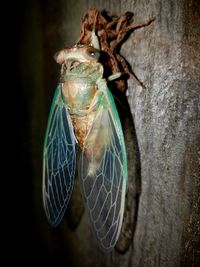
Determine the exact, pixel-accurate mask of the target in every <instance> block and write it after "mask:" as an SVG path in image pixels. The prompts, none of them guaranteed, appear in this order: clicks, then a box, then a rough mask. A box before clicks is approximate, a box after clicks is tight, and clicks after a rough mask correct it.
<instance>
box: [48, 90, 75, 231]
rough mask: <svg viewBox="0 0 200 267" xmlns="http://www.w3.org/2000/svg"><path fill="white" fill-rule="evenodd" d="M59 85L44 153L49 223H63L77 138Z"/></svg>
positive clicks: (70, 188) (71, 179)
mask: <svg viewBox="0 0 200 267" xmlns="http://www.w3.org/2000/svg"><path fill="white" fill-rule="evenodd" d="M75 140H76V139H75V137H74V132H73V128H72V124H71V119H70V116H69V114H68V111H67V106H66V104H65V103H64V102H63V99H62V96H61V86H60V85H59V86H58V88H57V90H56V92H55V96H54V100H53V103H52V107H51V111H50V114H49V120H48V126H47V131H46V136H45V142H44V155H43V202H44V208H45V212H46V215H47V218H48V220H49V222H50V223H51V224H52V225H53V226H56V225H58V224H59V223H60V221H61V219H62V217H63V215H64V213H65V210H66V207H67V205H68V202H69V199H70V196H71V193H72V189H73V182H74V173H75V165H76V153H75V152H76V151H75V150H76V148H75V146H76V141H75Z"/></svg>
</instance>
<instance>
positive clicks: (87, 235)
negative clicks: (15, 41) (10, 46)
mask: <svg viewBox="0 0 200 267" xmlns="http://www.w3.org/2000/svg"><path fill="white" fill-rule="evenodd" d="M33 2H34V1H33ZM93 6H95V7H96V8H97V9H102V8H104V9H106V10H108V11H110V12H112V13H116V14H117V15H121V14H123V13H125V12H126V11H131V12H134V21H137V20H143V19H148V18H150V17H152V16H155V17H156V21H155V22H154V23H152V24H151V25H150V26H148V27H145V28H141V29H139V30H137V31H135V32H134V33H133V34H132V35H130V37H129V39H128V40H127V41H126V43H125V44H124V45H123V47H122V49H121V54H122V55H123V56H124V57H125V58H126V59H127V60H128V62H129V63H130V65H131V66H132V68H133V71H134V72H135V74H136V75H137V76H138V77H139V79H141V80H142V81H143V82H144V84H145V86H146V89H143V88H141V87H140V86H138V85H137V84H135V83H134V82H133V81H131V80H129V82H128V96H127V99H128V102H129V105H130V109H131V113H132V121H133V123H134V125H133V123H132V122H131V119H130V117H129V118H128V119H127V121H126V122H125V123H124V128H125V131H126V134H125V136H126V143H127V153H128V160H129V163H128V164H129V190H128V193H127V199H126V211H125V218H124V223H123V229H122V233H121V235H120V239H119V242H118V244H117V246H116V249H115V250H114V251H113V252H112V253H109V254H104V253H103V252H101V251H100V250H99V249H98V247H97V246H96V244H95V241H94V238H93V236H92V233H91V232H90V228H89V223H88V221H87V216H86V214H85V213H84V212H83V206H82V201H81V198H80V197H78V199H76V197H77V196H79V195H80V192H79V191H78V190H79V189H78V185H77V186H76V187H75V189H76V190H77V192H78V193H76V192H75V193H74V195H75V196H76V197H74V200H73V201H72V204H71V206H70V208H69V210H68V211H67V215H66V218H65V219H64V220H63V222H62V223H61V225H60V226H59V227H58V229H56V230H53V231H52V230H51V229H50V227H49V226H48V223H47V221H46V219H45V218H44V215H43V208H42V201H41V197H40V196H39V194H40V193H41V189H40V185H41V176H42V174H41V173H42V172H41V165H38V162H39V161H40V160H41V156H40V153H41V146H42V140H43V132H44V128H45V126H46V119H47V114H48V109H49V106H50V103H51V97H52V95H53V89H54V88H55V87H56V82H57V81H58V77H59V66H56V63H54V62H53V60H52V61H51V58H52V55H53V53H54V52H56V51H57V50H59V49H61V48H63V47H64V46H66V45H67V46H71V45H73V44H74V43H75V42H76V40H77V39H78V36H79V32H80V25H81V18H82V17H83V15H84V14H85V13H86V11H87V10H88V8H89V7H93ZM30 13H31V14H32V18H33V19H34V20H36V22H35V23H36V25H32V32H31V34H32V35H33V34H34V33H35V34H37V36H36V40H35V41H34V42H35V44H37V45H38V47H37V51H34V54H35V55H37V59H38V60H39V62H40V63H41V64H40V71H39V70H38V68H37V66H35V67H33V66H32V67H30V69H29V70H26V71H25V70H23V73H25V74H26V72H29V74H30V75H31V74H33V73H34V71H35V70H36V69H37V71H38V72H37V73H38V74H37V75H39V76H38V77H39V81H38V82H37V83H36V84H34V85H32V89H31V90H32V92H31V93H30V94H31V96H32V101H31V102H30V106H31V108H32V113H31V118H32V124H31V138H32V140H33V142H32V153H33V158H34V160H33V161H32V168H33V172H34V175H35V180H34V192H35V193H34V203H35V204H36V205H35V218H36V223H35V225H36V229H37V232H38V235H39V238H40V242H41V244H42V246H43V247H45V251H46V252H45V253H46V254H45V255H46V257H47V258H48V257H50V259H52V260H55V262H57V263H58V262H59V261H60V262H61V261H62V260H63V261H65V262H66V265H67V263H68V265H69V266H83V267H86V266H98V267H100V266H116V267H117V266H120V267H122V266H123V267H126V266H134V267H139V266H199V265H200V197H199V195H200V93H199V90H200V3H199V1H197V0H196V1H195V0H193V1H192V0H180V1H172V0H169V1H159V0H151V1H147V0H146V1H145V0H141V1H136V0H135V1H131V0H127V1H125V0H121V1H120V0H119V1H114V0H113V1H112V0H108V1H101V0H96V1H95V0H88V1H86V0H85V1H84V0H82V1H62V0H60V1H47V2H46V4H45V5H44V6H42V5H41V4H40V3H39V2H38V3H37V2H36V4H35V5H34V8H33V10H32V11H31V12H30ZM37 18H39V19H42V22H41V23H40V21H39V20H37ZM29 20H30V18H28V17H27V18H26V21H29ZM38 24H39V27H38ZM40 27H41V28H42V27H43V28H42V29H43V31H41V30H38V28H39V29H40ZM26 31H27V32H28V33H27V35H26V36H25V37H24V38H25V39H26V38H27V40H30V39H31V34H30V33H29V30H26ZM33 46H34V44H33V43H28V44H27V43H26V48H25V49H26V51H30V48H31V47H33ZM30 62H31V60H30V61H29V63H28V64H29V65H31V63H30ZM34 68H35V69H34ZM43 70H44V72H43ZM41 73H44V74H43V76H42V77H40V75H41ZM25 74H23V75H25ZM35 81H37V79H36V77H35V76H34V78H33V83H34V82H35ZM29 84H30V82H29ZM25 87H26V84H24V88H25ZM36 118H37V119H36ZM38 119H39V120H38ZM38 140H39V144H40V146H36V147H37V148H38V149H35V144H36V143H37V142H38ZM38 214H39V215H38ZM38 218H39V219H38ZM68 265H67V266H68Z"/></svg>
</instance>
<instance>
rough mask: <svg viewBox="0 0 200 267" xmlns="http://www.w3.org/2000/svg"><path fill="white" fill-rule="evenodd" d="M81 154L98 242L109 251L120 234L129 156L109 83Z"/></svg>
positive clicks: (83, 182)
mask: <svg viewBox="0 0 200 267" xmlns="http://www.w3.org/2000/svg"><path fill="white" fill-rule="evenodd" d="M97 103H98V108H97V109H96V113H95V115H94V120H93V123H92V126H91V129H90V130H89V132H88V135H87V137H86V140H85V142H84V149H83V151H82V155H81V158H80V170H79V171H80V178H81V179H80V180H81V185H82V192H83V196H84V198H85V203H86V207H87V210H88V213H89V217H90V220H91V224H92V229H93V232H94V233H95V235H96V238H97V240H98V243H99V244H100V246H101V247H102V248H103V250H105V251H110V250H111V249H112V248H113V247H114V246H115V244H116V242H117V239H118V237H119V233H120V229H121V225H122V219H123V213H124V201H125V192H126V184H127V160H126V151H125V144H124V137H123V133H122V128H121V123H120V120H119V116H118V113H117V110H116V107H115V104H114V100H113V97H112V95H111V93H110V92H109V89H108V88H107V87H106V88H105V90H103V91H101V93H100V94H99V96H98V99H97Z"/></svg>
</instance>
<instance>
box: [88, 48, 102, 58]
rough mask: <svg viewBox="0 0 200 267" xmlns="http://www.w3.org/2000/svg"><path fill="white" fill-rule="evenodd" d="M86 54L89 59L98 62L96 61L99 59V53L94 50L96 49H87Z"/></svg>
mask: <svg viewBox="0 0 200 267" xmlns="http://www.w3.org/2000/svg"><path fill="white" fill-rule="evenodd" d="M87 53H88V55H89V56H90V57H92V58H94V59H96V60H98V59H99V58H100V53H99V51H98V50H96V49H95V48H93V47H90V48H88V50H87Z"/></svg>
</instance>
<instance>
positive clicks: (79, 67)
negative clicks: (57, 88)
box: [61, 60, 103, 149]
mask: <svg viewBox="0 0 200 267" xmlns="http://www.w3.org/2000/svg"><path fill="white" fill-rule="evenodd" d="M102 75H103V67H102V65H101V64H100V63H98V62H92V63H89V62H78V61H73V60H69V61H67V62H65V63H64V64H63V65H62V70H61V84H62V94H63V98H64V101H65V102H66V104H67V107H68V110H69V114H70V116H71V120H72V125H73V129H74V133H75V136H76V139H77V141H78V143H79V146H80V148H81V149H83V144H84V140H85V137H86V135H87V133H88V131H89V129H90V128H91V125H92V123H93V120H94V115H95V111H96V107H95V106H94V105H93V102H94V98H95V95H96V93H97V90H98V88H97V84H96V81H97V79H98V78H100V77H102Z"/></svg>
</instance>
